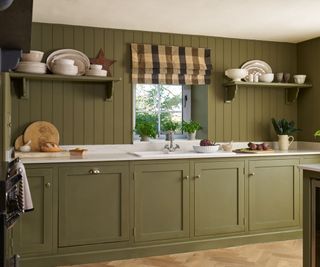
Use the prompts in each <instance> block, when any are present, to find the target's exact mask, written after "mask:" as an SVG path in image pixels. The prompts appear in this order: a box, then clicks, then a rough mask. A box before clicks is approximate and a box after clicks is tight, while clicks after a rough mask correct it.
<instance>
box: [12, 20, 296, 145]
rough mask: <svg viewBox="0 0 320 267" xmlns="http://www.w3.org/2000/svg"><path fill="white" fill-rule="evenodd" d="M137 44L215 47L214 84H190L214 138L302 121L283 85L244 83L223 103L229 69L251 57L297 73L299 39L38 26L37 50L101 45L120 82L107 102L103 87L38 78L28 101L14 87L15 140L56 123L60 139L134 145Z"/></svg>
mask: <svg viewBox="0 0 320 267" xmlns="http://www.w3.org/2000/svg"><path fill="white" fill-rule="evenodd" d="M132 42H137V43H153V44H164V45H180V46H193V47H209V48H211V50H212V52H211V53H212V64H213V73H212V79H211V80H212V83H211V84H210V85H209V86H208V87H207V88H206V87H204V88H203V87H202V88H193V89H192V95H193V98H194V99H195V100H196V101H195V102H194V103H193V105H192V108H193V112H192V113H193V115H192V116H193V119H196V120H200V121H204V123H205V125H204V126H205V128H206V129H207V131H208V136H209V137H210V138H212V139H215V140H218V141H229V140H234V141H245V140H266V141H267V140H272V139H274V134H273V130H272V128H271V123H270V119H271V118H272V117H278V118H282V117H285V118H287V119H293V120H296V119H297V106H296V104H292V105H286V104H285V90H283V89H277V88H240V89H239V91H238V93H237V94H238V95H237V98H236V99H235V101H234V102H233V103H232V104H225V103H224V101H223V99H224V90H223V87H222V83H223V82H224V81H225V80H227V78H225V77H224V71H225V69H227V68H231V67H238V66H239V65H241V64H242V63H243V62H245V61H247V60H251V59H261V60H264V61H266V62H268V63H269V64H270V65H271V67H272V69H273V71H274V72H280V71H285V72H290V73H295V72H296V69H297V62H296V61H297V55H296V45H295V44H288V43H276V42H263V41H252V40H239V39H228V38H217V37H205V36H191V35H181V34H166V33H152V32H141V31H128V30H114V29H102V28H91V27H80V26H65V25H51V24H41V23H34V24H33V29H32V43H31V46H32V49H35V50H42V51H46V52H48V51H51V50H54V49H60V48H74V49H78V50H81V51H83V52H84V53H86V54H87V55H88V56H89V57H95V56H96V54H97V53H98V51H99V49H100V48H103V49H104V51H105V54H106V56H107V57H108V58H110V59H116V60H117V62H116V63H115V64H114V65H113V76H115V77H121V78H122V81H121V82H118V83H116V84H115V92H114V98H113V102H104V101H103V96H104V90H103V86H102V85H92V86H91V85H90V86H88V85H82V84H76V83H75V84H70V83H65V84H63V83H59V82H56V83H52V82H48V81H45V82H44V81H43V82H41V81H32V82H31V83H30V88H31V89H30V98H29V100H22V99H19V98H18V97H17V94H16V91H15V90H13V91H12V93H13V114H12V121H13V138H15V137H17V136H18V135H19V134H21V132H22V131H23V129H24V127H25V126H26V125H28V124H29V123H30V122H32V121H35V120H46V121H50V122H52V123H53V124H54V125H56V126H57V128H58V129H59V131H60V135H61V142H62V144H112V143H115V144H122V143H131V135H132V119H131V118H132V85H131V82H130V80H131V79H130V70H129V68H130V47H129V44H130V43H132Z"/></svg>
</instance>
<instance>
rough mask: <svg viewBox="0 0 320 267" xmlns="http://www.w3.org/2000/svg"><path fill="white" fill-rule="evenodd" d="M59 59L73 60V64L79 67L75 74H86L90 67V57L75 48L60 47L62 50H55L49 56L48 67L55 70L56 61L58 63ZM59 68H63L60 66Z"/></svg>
mask: <svg viewBox="0 0 320 267" xmlns="http://www.w3.org/2000/svg"><path fill="white" fill-rule="evenodd" d="M59 59H70V60H73V61H74V63H73V64H74V65H75V66H77V67H78V72H77V74H75V75H84V74H85V73H86V69H89V67H90V60H89V58H88V57H87V56H86V55H85V54H83V53H82V52H80V51H78V50H74V49H60V50H57V51H54V52H53V53H51V54H50V55H49V56H48V57H47V67H48V69H49V70H50V71H52V72H54V71H53V66H54V65H55V63H57V60H59ZM73 64H72V65H73ZM69 65H70V64H69ZM62 68H63V67H62ZM59 70H61V68H59ZM60 74H61V73H60ZM64 75H71V74H66V73H65V74H64ZM73 75H74V74H73Z"/></svg>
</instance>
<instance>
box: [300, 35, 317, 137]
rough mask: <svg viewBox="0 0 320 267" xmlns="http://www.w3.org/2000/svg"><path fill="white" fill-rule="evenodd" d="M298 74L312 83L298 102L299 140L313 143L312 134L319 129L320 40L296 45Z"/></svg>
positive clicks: (302, 93)
mask: <svg viewBox="0 0 320 267" xmlns="http://www.w3.org/2000/svg"><path fill="white" fill-rule="evenodd" d="M298 64H299V65H298V66H299V67H298V72H299V73H300V74H307V80H309V81H311V82H312V85H313V87H312V88H311V89H310V90H303V91H302V92H301V94H300V96H299V101H298V122H299V128H301V129H302V131H301V132H299V134H298V135H299V140H304V141H311V142H314V141H315V139H314V137H313V134H314V132H315V131H316V130H318V129H320V116H319V114H318V112H319V109H318V108H319V101H320V91H319V87H320V75H319V70H320V38H316V39H312V40H309V41H305V42H302V43H299V44H298Z"/></svg>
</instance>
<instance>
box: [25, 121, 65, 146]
mask: <svg viewBox="0 0 320 267" xmlns="http://www.w3.org/2000/svg"><path fill="white" fill-rule="evenodd" d="M23 140H24V143H27V142H28V141H29V140H31V144H30V146H31V151H34V152H36V151H40V145H41V144H42V143H55V144H57V145H59V141H60V137H59V131H58V129H57V128H56V127H55V126H54V125H53V124H52V123H50V122H47V121H36V122H34V123H31V124H30V125H29V126H28V127H27V129H26V130H25V132H24V135H23Z"/></svg>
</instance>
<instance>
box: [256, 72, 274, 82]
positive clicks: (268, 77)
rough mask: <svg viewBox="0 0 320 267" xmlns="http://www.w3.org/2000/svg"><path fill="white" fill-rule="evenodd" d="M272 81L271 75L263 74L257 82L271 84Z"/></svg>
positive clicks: (272, 76)
mask: <svg viewBox="0 0 320 267" xmlns="http://www.w3.org/2000/svg"><path fill="white" fill-rule="evenodd" d="M273 79H274V74H273V73H263V74H261V75H260V76H259V82H264V83H271V82H272V81H273Z"/></svg>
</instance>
